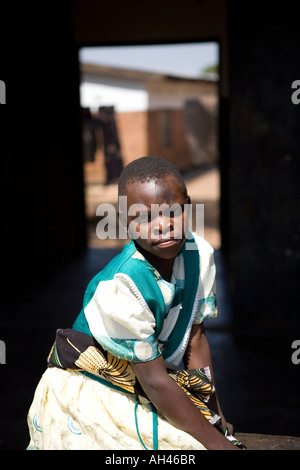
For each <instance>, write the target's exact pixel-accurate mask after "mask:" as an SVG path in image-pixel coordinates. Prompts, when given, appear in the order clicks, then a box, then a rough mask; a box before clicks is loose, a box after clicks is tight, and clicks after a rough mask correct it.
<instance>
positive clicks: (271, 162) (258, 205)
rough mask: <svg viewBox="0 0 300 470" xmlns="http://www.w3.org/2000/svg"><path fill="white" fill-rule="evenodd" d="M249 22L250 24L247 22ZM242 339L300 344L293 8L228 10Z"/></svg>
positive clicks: (238, 6)
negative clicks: (256, 336) (251, 336)
mask: <svg viewBox="0 0 300 470" xmlns="http://www.w3.org/2000/svg"><path fill="white" fill-rule="evenodd" d="M246 19H247V20H246ZM229 43H230V51H229V52H230V96H231V99H230V162H231V167H230V189H231V222H230V226H231V233H230V238H231V257H232V262H233V264H232V267H233V269H232V276H233V279H234V283H233V300H234V312H235V322H234V324H235V328H236V331H238V332H240V333H243V334H247V333H255V334H262V335H278V336H280V335H286V336H289V337H290V338H291V341H292V340H293V339H295V338H297V337H299V336H300V335H299V333H300V329H299V328H300V321H299V308H300V302H299V296H298V295H297V291H298V289H299V281H300V248H299V241H300V239H299V238H300V185H299V162H300V139H299V131H300V128H299V123H300V105H298V106H297V105H295V104H293V103H292V100H291V96H292V93H293V91H294V90H292V88H291V85H292V82H293V81H294V80H297V79H299V77H300V69H299V60H298V57H299V50H300V36H299V23H298V18H297V16H296V15H294V14H293V4H291V3H290V2H285V3H275V4H273V3H272V2H258V1H254V2H251V3H237V2H235V3H234V5H232V3H231V2H229Z"/></svg>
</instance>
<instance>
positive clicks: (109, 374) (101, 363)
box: [47, 329, 219, 423]
mask: <svg viewBox="0 0 300 470" xmlns="http://www.w3.org/2000/svg"><path fill="white" fill-rule="evenodd" d="M47 362H48V366H49V367H59V368H61V369H68V370H76V371H80V372H83V373H88V374H92V376H93V378H94V379H95V380H97V379H98V380H99V381H100V382H102V383H104V384H106V385H108V386H110V385H112V386H113V387H114V388H115V389H116V390H120V391H122V390H125V391H127V392H129V393H132V394H135V395H140V396H142V397H145V398H147V397H146V395H145V393H144V391H143V389H142V387H141V386H140V384H139V382H138V380H137V379H136V376H135V374H134V372H133V369H132V367H131V365H130V364H129V362H128V361H125V360H124V359H119V358H117V357H115V356H113V355H112V354H110V353H109V352H108V351H105V350H104V349H103V348H102V347H101V346H100V344H98V343H97V341H95V339H94V338H92V337H91V336H89V335H86V334H85V333H81V332H78V331H75V330H72V329H65V330H62V329H61V330H58V331H57V332H56V340H55V343H54V345H53V346H52V349H51V351H50V354H49V356H48V360H47ZM168 372H169V375H170V377H172V379H173V380H175V382H176V383H177V384H178V385H179V386H180V387H181V388H182V389H183V390H184V391H185V393H186V394H187V395H188V396H189V398H190V399H191V400H192V401H193V403H194V404H195V405H196V406H197V407H198V408H199V409H200V410H201V412H202V413H203V414H204V415H205V417H206V418H207V419H208V420H209V421H210V422H212V423H214V422H216V419H215V414H214V412H213V411H211V410H209V409H208V407H207V406H206V405H205V403H207V402H208V400H209V398H210V396H211V394H212V393H213V392H214V387H213V385H212V383H211V378H210V372H209V368H203V369H196V370H182V371H174V370H168ZM216 416H217V415H216ZM217 418H219V417H218V416H217Z"/></svg>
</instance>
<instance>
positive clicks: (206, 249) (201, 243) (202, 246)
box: [193, 232, 214, 255]
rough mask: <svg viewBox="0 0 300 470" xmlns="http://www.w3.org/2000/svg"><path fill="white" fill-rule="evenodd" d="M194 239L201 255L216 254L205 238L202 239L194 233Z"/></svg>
mask: <svg viewBox="0 0 300 470" xmlns="http://www.w3.org/2000/svg"><path fill="white" fill-rule="evenodd" d="M193 237H194V239H195V242H196V244H197V246H198V250H199V253H200V254H202V253H203V254H205V253H207V254H210V255H211V254H213V253H214V249H213V247H212V246H211V244H210V243H208V241H206V240H205V239H204V238H203V237H200V235H198V234H197V233H194V232H193Z"/></svg>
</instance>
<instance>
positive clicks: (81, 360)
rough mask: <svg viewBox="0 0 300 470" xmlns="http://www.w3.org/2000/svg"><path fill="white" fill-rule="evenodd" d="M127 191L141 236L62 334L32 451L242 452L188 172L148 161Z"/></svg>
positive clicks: (34, 420) (42, 387) (97, 282)
mask: <svg viewBox="0 0 300 470" xmlns="http://www.w3.org/2000/svg"><path fill="white" fill-rule="evenodd" d="M119 196H126V197H127V201H126V202H127V206H126V207H125V209H126V210H127V213H126V214H124V213H123V214H121V215H122V216H123V218H124V216H125V220H126V221H127V230H128V233H129V235H130V236H131V238H132V240H131V242H130V243H129V244H127V245H126V246H125V247H124V249H123V251H122V253H120V254H119V255H118V256H116V257H115V258H114V259H113V260H112V261H111V262H110V263H109V264H108V265H107V266H106V267H105V268H104V269H103V270H102V271H101V272H100V273H98V274H97V275H96V276H95V277H94V278H93V279H92V281H91V282H90V284H89V286H88V288H87V290H86V293H85V297H84V303H83V309H82V311H81V313H80V314H79V316H78V317H77V319H76V321H75V323H74V325H73V328H72V329H66V330H58V331H57V336H56V341H55V343H54V346H53V348H52V350H51V352H50V355H49V358H48V366H49V367H48V368H47V370H46V372H45V373H44V375H43V377H42V379H41V381H40V383H39V385H38V387H37V390H36V393H35V396H34V400H33V403H32V405H31V408H30V410H29V414H28V425H29V431H30V437H31V441H30V445H29V448H30V449H31V448H34V449H111V450H125V449H128V450H133V449H138V450H139V449H159V450H163V449H164V450H168V449H178V450H180V449H185V450H187V449H189V450H193V449H197V450H198V449H228V450H237V449H238V446H237V445H234V444H239V443H238V442H237V441H235V440H234V438H233V437H231V438H230V439H231V440H230V439H227V438H226V437H225V436H224V433H225V432H226V433H227V434H229V435H231V434H232V426H231V425H230V424H228V423H227V422H226V420H225V418H224V416H223V414H222V411H221V408H220V404H219V401H218V398H217V395H216V391H215V386H214V376H213V368H212V360H211V354H210V348H209V344H208V341H207V337H206V335H205V332H204V327H203V321H204V320H205V318H209V317H214V316H216V315H217V314H218V311H217V306H216V297H215V265H214V260H213V249H212V248H211V246H210V245H209V244H208V243H207V242H205V241H204V240H203V239H201V238H199V237H197V236H194V235H191V233H190V232H189V233H187V231H186V219H187V215H188V214H187V209H188V205H189V203H190V199H189V197H188V195H187V190H186V186H185V183H184V181H183V179H182V176H181V174H180V173H179V171H178V170H177V169H176V168H175V167H174V166H173V165H172V164H171V163H169V162H168V161H166V160H164V159H162V158H159V157H143V158H140V159H137V160H135V161H133V162H132V163H130V164H129V165H128V166H127V167H126V168H125V169H124V171H123V172H122V174H121V176H120V180H119ZM187 234H188V235H189V236H187ZM213 402H214V408H215V409H214V411H213V406H212V403H213ZM220 429H222V430H223V432H220Z"/></svg>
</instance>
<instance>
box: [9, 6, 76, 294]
mask: <svg viewBox="0 0 300 470" xmlns="http://www.w3.org/2000/svg"><path fill="white" fill-rule="evenodd" d="M1 18H2V19H1V22H2V28H1V58H0V64H1V66H0V67H1V68H0V71H1V73H0V76H1V80H4V81H5V83H6V92H7V93H6V94H7V99H6V105H5V106H1V109H0V112H1V161H2V162H3V163H4V173H3V172H1V175H2V190H3V192H2V194H3V199H4V202H3V209H4V215H5V217H4V219H3V218H2V222H4V224H3V230H2V235H3V234H4V235H5V238H4V240H3V242H2V244H1V253H2V255H1V260H2V263H3V261H6V263H5V267H4V270H5V273H6V275H5V279H4V282H5V281H7V285H8V287H9V286H11V285H12V282H11V279H12V276H15V275H16V273H17V275H18V277H19V278H20V279H21V280H22V282H21V284H24V285H25V286H27V283H28V282H30V283H31V284H32V283H34V282H36V281H34V280H33V279H32V277H30V276H29V275H28V273H29V272H31V273H33V272H36V273H37V276H36V280H38V278H40V277H41V276H42V275H43V274H45V273H46V272H47V270H48V269H49V268H50V267H53V266H54V265H55V264H56V263H57V262H58V261H59V260H61V258H63V257H66V256H68V255H71V254H72V253H74V252H77V251H78V250H79V249H81V248H82V247H84V246H85V217H84V199H83V183H82V163H81V152H80V145H81V141H80V128H79V106H78V103H79V71H78V58H77V48H76V46H75V44H74V41H73V38H72V5H71V2H69V1H66V2H60V3H59V2H51V3H48V5H44V6H43V7H37V4H36V3H33V4H26V5H24V4H20V3H18V5H17V6H16V5H14V4H9V5H8V4H6V5H2V6H1ZM5 25H7V28H6V27H5ZM2 266H3V264H2ZM29 279H30V281H29ZM2 286H3V284H2Z"/></svg>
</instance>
